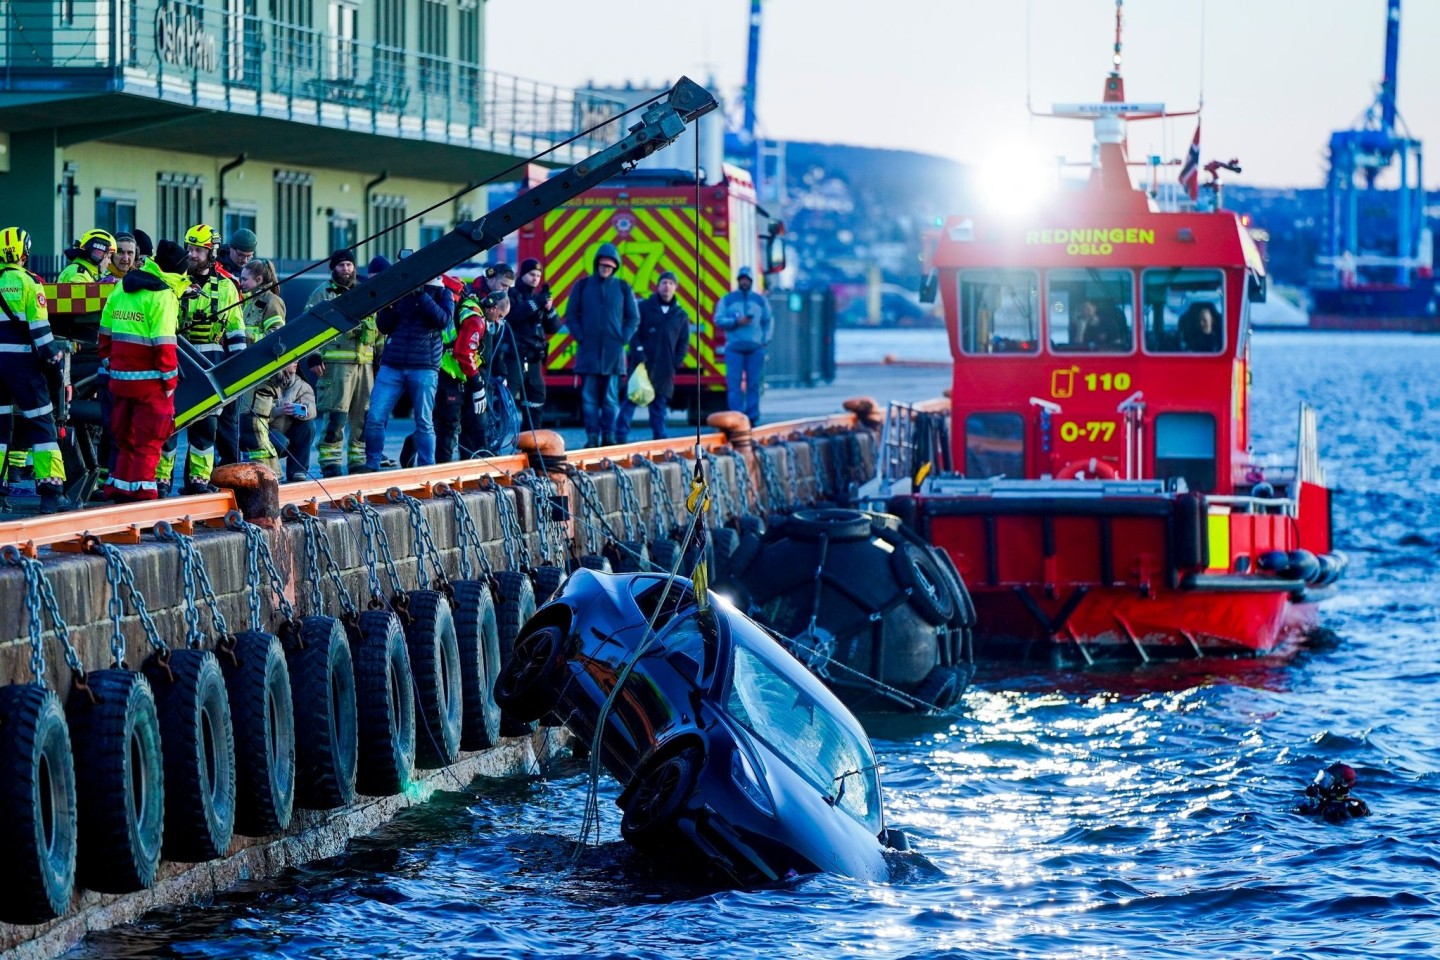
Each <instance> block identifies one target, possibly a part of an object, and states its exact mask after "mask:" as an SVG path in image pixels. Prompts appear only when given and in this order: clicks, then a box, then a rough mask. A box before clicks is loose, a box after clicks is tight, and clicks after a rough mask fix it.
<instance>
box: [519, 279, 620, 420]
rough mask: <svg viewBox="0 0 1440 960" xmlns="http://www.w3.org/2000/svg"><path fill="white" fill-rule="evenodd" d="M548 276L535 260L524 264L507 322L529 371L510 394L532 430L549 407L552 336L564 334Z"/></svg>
mask: <svg viewBox="0 0 1440 960" xmlns="http://www.w3.org/2000/svg"><path fill="white" fill-rule="evenodd" d="M544 276H545V268H544V267H543V266H542V265H541V263H540V261H539V260H536V259H535V258H534V257H527V258H526V259H524V260H522V261H521V262H520V274H519V276H518V277H517V278H516V281H515V286H513V287H511V288H510V316H509V317H508V318H507V320H506V323H507V324H508V325H509V327H510V332H511V334H512V335H513V336H514V338H515V343H516V345H517V346H518V347H519V353H520V361H521V362H522V363H523V364H524V368H525V378H524V380H523V381H521V382H519V383H512V384H511V385H510V392H511V393H513V394H514V395H515V402H516V403H518V404H519V405H520V411H521V413H522V415H523V416H524V418H525V426H526V427H530V428H533V427H539V426H540V412H541V410H542V409H543V408H544V407H545V353H546V351H547V349H548V348H549V346H550V337H551V335H552V334H554V333H557V332H558V331H559V330H560V326H561V323H562V321H561V319H560V314H559V313H557V312H555V298H554V297H553V296H552V295H551V293H550V285H549V284H547V283H545V282H544V279H543V278H544ZM617 432H618V430H617Z"/></svg>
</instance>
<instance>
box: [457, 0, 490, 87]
mask: <svg viewBox="0 0 1440 960" xmlns="http://www.w3.org/2000/svg"><path fill="white" fill-rule="evenodd" d="M459 41H460V43H459V46H460V90H459V95H460V101H461V102H462V103H468V104H472V105H476V106H478V105H481V104H483V103H484V94H483V93H482V92H481V84H480V81H481V70H480V61H481V57H480V3H479V0H460V37H459Z"/></svg>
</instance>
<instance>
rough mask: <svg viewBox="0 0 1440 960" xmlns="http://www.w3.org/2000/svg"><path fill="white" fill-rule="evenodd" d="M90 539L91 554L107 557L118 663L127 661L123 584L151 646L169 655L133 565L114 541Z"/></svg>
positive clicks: (112, 640) (112, 637) (112, 645)
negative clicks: (146, 603)
mask: <svg viewBox="0 0 1440 960" xmlns="http://www.w3.org/2000/svg"><path fill="white" fill-rule="evenodd" d="M87 542H88V544H89V548H90V551H91V552H92V553H98V554H100V555H101V556H103V557H104V558H105V580H106V582H107V583H109V585H110V625H111V628H112V632H111V635H110V653H111V654H112V655H113V656H114V657H115V663H116V665H117V666H119V665H120V664H123V663H124V662H125V634H124V633H123V632H122V631H121V629H120V620H121V619H122V618H123V617H124V616H125V603H124V601H123V600H121V598H120V588H121V587H122V586H123V587H124V588H125V590H126V591H127V592H128V593H129V594H130V603H131V604H132V605H133V606H134V607H135V613H136V614H137V615H138V616H139V617H140V625H141V626H142V627H143V628H144V629H145V639H147V640H148V641H150V646H151V648H152V649H154V651H155V652H156V653H160V654H168V653H169V652H170V648H169V647H168V646H166V645H165V641H164V640H161V639H160V631H159V630H158V629H156V627H155V620H154V618H152V617H151V616H150V609H149V608H148V607H146V606H145V596H144V594H142V593H141V592H140V588H139V587H137V586H136V585H135V571H134V570H131V569H130V564H129V563H127V562H126V561H125V558H124V556H122V555H121V553H120V549H119V548H118V547H116V546H115V545H114V544H109V543H105V542H103V541H101V540H98V539H94V538H91V539H90V540H89V541H87Z"/></svg>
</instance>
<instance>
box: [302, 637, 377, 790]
mask: <svg viewBox="0 0 1440 960" xmlns="http://www.w3.org/2000/svg"><path fill="white" fill-rule="evenodd" d="M350 644H351V636H350V633H349V631H348V630H347V627H346V624H345V623H342V622H341V621H339V620H336V619H335V618H334V617H321V616H312V617H304V618H303V619H301V621H300V639H299V642H298V643H294V644H291V645H290V646H289V647H288V648H287V649H286V651H285V660H286V664H287V666H289V668H290V692H291V702H292V703H293V704H294V707H295V770H296V789H295V801H296V802H297V803H298V804H300V806H302V807H305V808H306V809H309V810H333V809H334V808H336V807H343V806H346V805H347V804H350V803H353V802H354V800H355V775H356V768H357V766H358V765H359V755H360V732H359V716H358V714H357V709H356V705H355V663H354V658H353V657H352V656H351V651H350Z"/></svg>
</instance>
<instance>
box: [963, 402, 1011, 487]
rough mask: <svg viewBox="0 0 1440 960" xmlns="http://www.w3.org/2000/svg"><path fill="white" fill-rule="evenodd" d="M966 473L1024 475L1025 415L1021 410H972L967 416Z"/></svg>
mask: <svg viewBox="0 0 1440 960" xmlns="http://www.w3.org/2000/svg"><path fill="white" fill-rule="evenodd" d="M965 476H967V477H970V478H972V479H975V480H983V479H985V478H987V477H1009V478H1011V479H1012V480H1013V479H1018V478H1021V477H1024V476H1025V418H1024V417H1022V416H1021V415H1020V414H1018V413H972V414H970V415H969V416H967V417H966V418H965Z"/></svg>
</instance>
